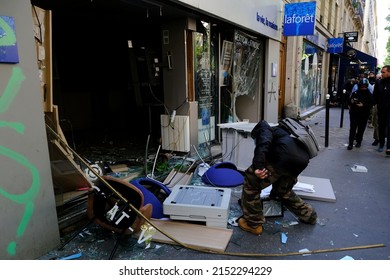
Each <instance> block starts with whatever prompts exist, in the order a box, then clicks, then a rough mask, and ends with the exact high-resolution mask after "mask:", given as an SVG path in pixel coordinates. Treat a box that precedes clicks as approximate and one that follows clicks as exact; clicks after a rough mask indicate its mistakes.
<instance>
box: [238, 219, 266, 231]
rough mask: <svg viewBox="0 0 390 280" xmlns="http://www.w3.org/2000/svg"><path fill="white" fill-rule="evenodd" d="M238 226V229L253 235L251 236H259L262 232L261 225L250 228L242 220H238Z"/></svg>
mask: <svg viewBox="0 0 390 280" xmlns="http://www.w3.org/2000/svg"><path fill="white" fill-rule="evenodd" d="M238 226H239V227H240V229H242V230H245V231H247V232H250V233H253V234H256V235H260V234H261V233H262V232H263V226H262V225H258V226H256V227H252V226H250V225H248V223H247V221H246V220H245V219H244V218H240V219H239V220H238Z"/></svg>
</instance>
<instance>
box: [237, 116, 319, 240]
mask: <svg viewBox="0 0 390 280" xmlns="http://www.w3.org/2000/svg"><path fill="white" fill-rule="evenodd" d="M251 136H252V138H253V139H254V140H255V150H254V156H253V160H252V165H251V166H250V167H249V168H248V169H247V170H245V174H244V185H243V190H242V195H241V207H242V210H243V215H242V217H240V218H239V219H238V225H239V227H240V228H241V229H242V230H245V231H248V232H250V233H253V234H256V235H259V234H261V233H262V231H263V224H264V222H265V217H264V214H263V203H262V201H261V196H260V194H261V191H262V190H263V189H265V188H267V187H268V186H270V185H271V184H272V190H271V192H270V198H272V199H280V200H281V201H282V203H283V205H284V206H286V207H287V208H288V209H289V210H290V211H292V212H293V213H294V214H295V215H296V216H297V217H298V218H299V219H300V220H301V221H302V222H304V223H308V224H315V223H316V222H317V213H316V211H315V210H314V208H313V207H312V206H311V205H309V204H308V203H306V202H304V201H303V200H302V199H301V198H300V197H299V196H298V195H297V194H296V193H295V192H294V191H293V190H292V188H293V187H294V185H295V184H296V183H297V182H298V175H299V174H300V173H301V172H302V171H303V170H304V169H305V168H306V167H307V165H308V164H309V160H310V157H309V153H308V152H307V150H306V149H305V147H304V146H302V143H300V142H299V141H298V140H296V139H294V138H293V137H291V136H290V134H289V133H288V132H287V131H286V130H284V129H283V128H282V127H279V126H270V125H269V124H268V123H267V122H266V121H264V120H263V121H260V122H259V123H258V124H257V125H256V126H255V127H254V128H253V130H252V132H251Z"/></svg>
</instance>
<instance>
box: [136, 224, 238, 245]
mask: <svg viewBox="0 0 390 280" xmlns="http://www.w3.org/2000/svg"><path fill="white" fill-rule="evenodd" d="M151 222H152V223H153V224H155V226H156V227H158V228H159V229H161V230H162V231H163V232H165V233H167V234H168V235H170V236H172V237H173V238H175V239H177V240H178V241H180V242H182V243H184V244H187V245H191V246H194V247H196V248H200V249H209V250H216V251H222V252H223V251H225V250H226V247H227V245H228V244H229V241H230V238H231V237H232V235H233V230H232V229H226V228H217V227H207V226H204V225H199V224H192V223H187V222H174V221H170V220H156V219H151ZM137 238H138V236H137ZM152 241H154V242H161V243H167V244H177V243H176V242H175V241H173V240H171V239H170V238H169V237H167V236H165V235H164V234H162V233H160V232H159V231H157V232H156V233H155V234H154V235H153V239H152Z"/></svg>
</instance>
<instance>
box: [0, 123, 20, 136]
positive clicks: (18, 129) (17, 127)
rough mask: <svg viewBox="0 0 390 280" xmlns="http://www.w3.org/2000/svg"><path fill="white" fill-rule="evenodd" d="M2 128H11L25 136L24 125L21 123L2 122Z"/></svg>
mask: <svg viewBox="0 0 390 280" xmlns="http://www.w3.org/2000/svg"><path fill="white" fill-rule="evenodd" d="M1 127H9V128H12V129H13V130H15V131H16V132H18V133H20V134H24V125H23V124H22V123H19V122H5V121H0V128H1Z"/></svg>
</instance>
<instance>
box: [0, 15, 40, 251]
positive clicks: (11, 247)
mask: <svg viewBox="0 0 390 280" xmlns="http://www.w3.org/2000/svg"><path fill="white" fill-rule="evenodd" d="M0 20H1V18H0ZM0 27H1V21H0ZM12 70H13V71H12V76H11V78H10V79H9V81H8V84H7V86H6V87H5V89H4V91H3V94H2V95H1V96H0V113H3V112H5V111H7V110H8V108H9V106H10V105H11V103H12V101H13V99H14V98H15V96H16V95H17V94H18V92H19V90H20V87H21V85H22V82H23V81H24V79H25V76H24V74H23V72H22V70H21V69H20V68H19V67H14V68H13V69H12ZM1 127H8V128H11V129H13V130H15V131H16V132H18V133H20V134H24V129H25V126H24V125H23V124H22V123H19V122H7V121H0V128H1ZM0 155H3V156H5V157H7V158H9V159H11V160H14V161H15V162H17V163H18V164H20V165H21V166H23V167H24V168H26V169H27V170H29V171H30V172H31V177H32V182H31V185H30V186H29V187H28V189H27V190H26V191H25V192H24V193H21V194H13V193H10V192H8V191H6V190H5V189H4V188H2V186H0V195H2V196H4V197H5V198H7V199H9V200H11V201H13V202H15V203H17V204H22V205H24V212H23V216H22V218H21V220H20V223H19V225H18V228H17V230H16V238H20V237H21V236H23V234H24V232H25V231H26V229H27V226H28V223H29V221H30V220H31V217H32V215H33V212H34V200H35V199H36V197H37V196H38V193H39V190H40V184H41V182H40V176H39V171H38V169H37V168H36V167H35V166H34V165H33V164H31V163H30V161H29V160H28V159H27V158H26V157H24V156H23V155H21V154H20V153H18V152H15V151H13V150H10V149H8V148H6V147H4V146H0ZM16 248H17V243H16V241H11V242H10V243H9V244H8V246H7V252H8V254H10V255H16Z"/></svg>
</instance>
